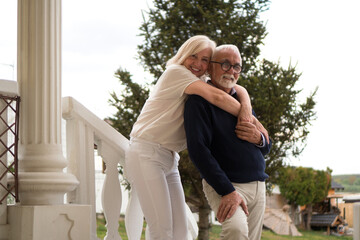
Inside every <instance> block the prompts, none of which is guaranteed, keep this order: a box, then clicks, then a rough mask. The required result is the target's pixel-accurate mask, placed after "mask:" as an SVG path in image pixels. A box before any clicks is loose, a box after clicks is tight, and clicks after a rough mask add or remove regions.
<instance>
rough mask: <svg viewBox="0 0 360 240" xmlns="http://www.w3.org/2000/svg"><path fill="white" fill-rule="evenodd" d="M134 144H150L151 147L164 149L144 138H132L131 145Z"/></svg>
mask: <svg viewBox="0 0 360 240" xmlns="http://www.w3.org/2000/svg"><path fill="white" fill-rule="evenodd" d="M132 142H138V143H145V144H149V145H151V146H155V147H158V148H164V147H163V146H162V145H161V144H160V143H156V142H152V141H148V140H145V139H142V138H137V137H131V138H130V144H131V143H132Z"/></svg>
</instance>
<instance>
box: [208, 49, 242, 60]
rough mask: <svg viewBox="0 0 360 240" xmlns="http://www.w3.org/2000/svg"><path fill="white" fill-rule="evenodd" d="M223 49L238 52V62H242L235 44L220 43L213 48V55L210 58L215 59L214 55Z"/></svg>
mask: <svg viewBox="0 0 360 240" xmlns="http://www.w3.org/2000/svg"><path fill="white" fill-rule="evenodd" d="M224 50H230V51H232V52H233V53H235V54H238V55H239V56H240V64H242V59H241V55H240V51H239V48H238V47H237V46H236V45H233V44H223V45H220V46H217V47H216V48H215V50H214V51H213V55H212V57H211V58H212V59H216V56H217V55H218V54H219V53H220V52H221V51H224Z"/></svg>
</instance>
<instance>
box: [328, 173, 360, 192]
mask: <svg viewBox="0 0 360 240" xmlns="http://www.w3.org/2000/svg"><path fill="white" fill-rule="evenodd" d="M332 179H333V180H334V181H335V182H337V183H340V184H341V185H343V187H344V188H345V189H344V191H343V192H353V193H360V174H352V175H333V176H332Z"/></svg>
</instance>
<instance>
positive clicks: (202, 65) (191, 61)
mask: <svg viewBox="0 0 360 240" xmlns="http://www.w3.org/2000/svg"><path fill="white" fill-rule="evenodd" d="M211 54H212V51H211V48H205V49H204V50H202V51H200V52H198V53H196V54H193V55H190V56H189V57H187V58H186V59H185V61H184V63H183V65H184V66H185V67H186V68H187V69H189V70H190V71H191V72H192V73H193V74H194V75H195V76H197V77H201V76H202V75H204V73H205V72H206V70H207V68H208V66H209V63H210V58H211Z"/></svg>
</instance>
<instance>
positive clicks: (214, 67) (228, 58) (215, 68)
mask: <svg viewBox="0 0 360 240" xmlns="http://www.w3.org/2000/svg"><path fill="white" fill-rule="evenodd" d="M211 60H212V61H216V62H219V63H223V62H228V63H230V64H231V65H235V64H241V58H240V56H239V55H238V54H236V53H234V51H232V50H230V49H223V50H221V51H220V52H219V53H218V54H217V56H216V57H215V58H214V59H211ZM219 63H211V64H210V67H209V72H210V74H211V82H212V83H213V84H214V85H215V86H216V87H217V88H220V89H222V90H224V91H225V92H228V93H229V92H230V90H231V88H233V87H234V86H235V84H236V82H237V80H238V78H239V73H235V71H234V69H233V68H232V67H231V68H230V69H229V70H228V71H224V70H223V69H222V68H221V64H219Z"/></svg>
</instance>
